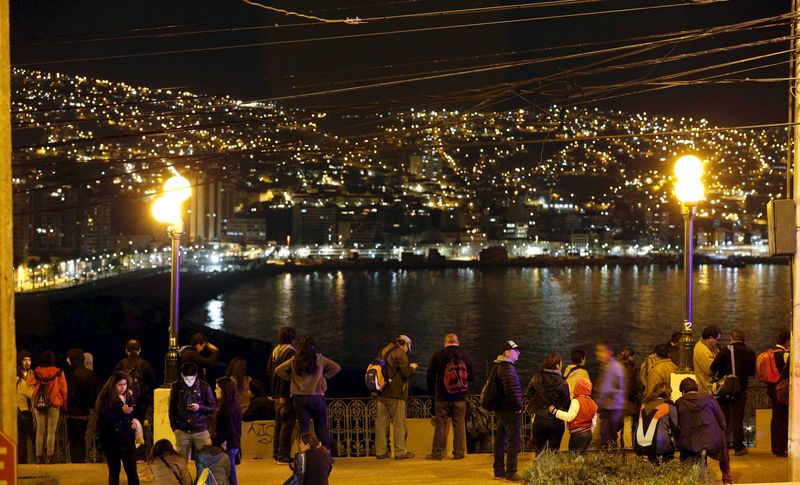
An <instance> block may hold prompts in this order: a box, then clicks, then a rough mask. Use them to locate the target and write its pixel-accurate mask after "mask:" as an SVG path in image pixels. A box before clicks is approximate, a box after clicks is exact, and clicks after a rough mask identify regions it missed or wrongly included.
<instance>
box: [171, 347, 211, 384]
mask: <svg viewBox="0 0 800 485" xmlns="http://www.w3.org/2000/svg"><path fill="white" fill-rule="evenodd" d="M203 353H205V354H208V355H203V354H201V353H200V352H198V351H197V350H196V349H195V348H194V347H192V346H191V345H187V346H185V347H181V350H180V357H181V365H183V364H186V363H187V362H193V363H194V364H196V365H197V377H199V378H200V379H202V380H204V381H206V382H208V369H209V368H210V367H214V366H215V365H217V361H218V360H219V352H215V351H213V350H211V349H209V348H206V349H205V350H203Z"/></svg>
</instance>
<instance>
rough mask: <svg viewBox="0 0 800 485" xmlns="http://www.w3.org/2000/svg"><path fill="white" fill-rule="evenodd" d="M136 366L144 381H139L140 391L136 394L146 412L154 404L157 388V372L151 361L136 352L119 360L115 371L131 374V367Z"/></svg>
mask: <svg viewBox="0 0 800 485" xmlns="http://www.w3.org/2000/svg"><path fill="white" fill-rule="evenodd" d="M134 366H136V367H137V368H138V369H139V373H140V374H141V375H142V382H140V383H139V392H138V393H137V394H136V401H137V403H138V405H139V406H140V408H141V411H142V412H144V411H145V410H146V409H147V407H148V406H152V405H153V390H154V389H155V388H156V373H155V371H154V370H153V366H152V365H150V362H148V361H146V360H145V359H143V358H141V357H139V355H137V354H136V353H135V352H131V353H130V354H128V356H127V357H126V358H124V359H122V360H120V361H119V362H117V365H116V367H114V371H122V372H125V373H126V374H131V367H134Z"/></svg>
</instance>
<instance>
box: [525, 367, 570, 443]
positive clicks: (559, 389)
mask: <svg viewBox="0 0 800 485" xmlns="http://www.w3.org/2000/svg"><path fill="white" fill-rule="evenodd" d="M525 397H527V398H528V402H529V403H530V406H531V407H532V408H533V415H534V418H533V449H534V450H535V451H536V454H537V455H538V454H539V453H541V452H542V451H544V450H546V449H549V450H550V451H558V448H559V446H560V445H561V437H562V436H564V422H563V421H561V420H560V419H558V418H556V417H555V415H554V413H555V411H566V410H568V409H569V407H570V399H569V385H568V384H567V381H566V380H565V379H564V376H562V375H561V356H560V355H558V354H552V355H548V356H547V358H546V359H544V363H543V364H542V370H541V371H539V372H538V373H537V374H534V376H533V378H532V379H531V382H530V383H529V384H528V389H527V390H526V391H525ZM551 409H553V410H554V411H551Z"/></svg>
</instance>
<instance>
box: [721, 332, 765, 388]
mask: <svg viewBox="0 0 800 485" xmlns="http://www.w3.org/2000/svg"><path fill="white" fill-rule="evenodd" d="M731 345H733V357H734V360H735V361H736V377H738V378H739V382H741V383H742V390H746V389H747V385H748V383H749V381H750V379H749V378H750V377H752V376H754V375H756V353H755V352H753V350H752V349H751V348H750V347H748V346H747V345H745V344H744V342H734V343H732V344H731ZM711 372H712V373H714V374H715V375H716V377H717V378H721V377H723V376H727V375H730V374H732V373H733V371H732V369H731V351H730V350H728V346H727V345H726V346H724V347H722V350H720V351H719V353H718V354H717V356H716V357H714V361H713V362H711Z"/></svg>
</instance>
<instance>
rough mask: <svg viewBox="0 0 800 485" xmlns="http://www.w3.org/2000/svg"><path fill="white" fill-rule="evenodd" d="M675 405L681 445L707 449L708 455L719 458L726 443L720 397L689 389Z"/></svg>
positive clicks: (688, 447) (685, 448)
mask: <svg viewBox="0 0 800 485" xmlns="http://www.w3.org/2000/svg"><path fill="white" fill-rule="evenodd" d="M675 405H676V407H677V408H678V426H679V428H680V437H679V438H678V448H680V449H681V450H688V451H692V452H695V453H699V452H701V451H702V450H703V449H706V450H708V456H710V457H712V458H715V459H719V456H720V454H721V452H722V450H723V449H724V447H725V446H726V438H725V430H726V429H727V427H726V425H725V416H724V415H723V414H722V409H720V407H719V404H718V403H717V401H716V400H715V399H714V398H712V397H711V396H708V395H707V394H701V393H699V392H687V393H686V394H684V395H683V397H681V398H680V399H678V402H677V403H676V404H675Z"/></svg>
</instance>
